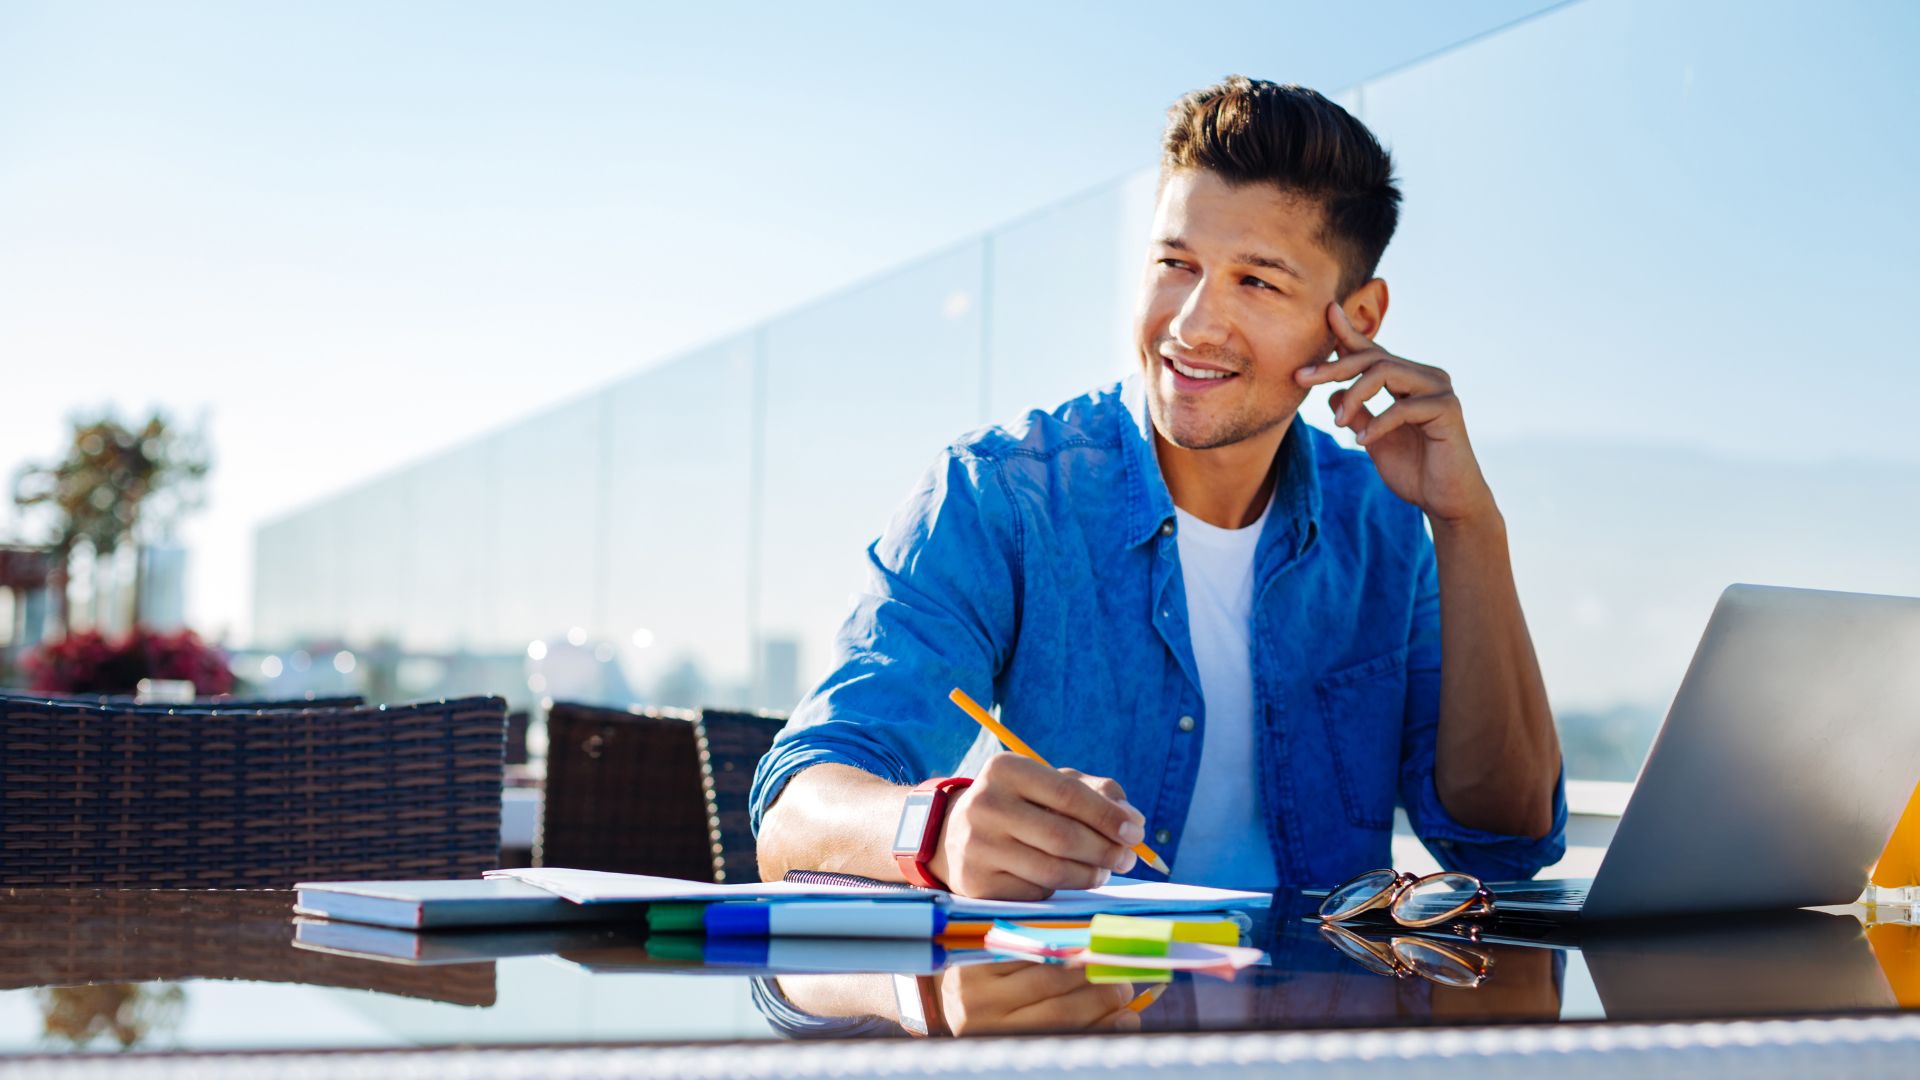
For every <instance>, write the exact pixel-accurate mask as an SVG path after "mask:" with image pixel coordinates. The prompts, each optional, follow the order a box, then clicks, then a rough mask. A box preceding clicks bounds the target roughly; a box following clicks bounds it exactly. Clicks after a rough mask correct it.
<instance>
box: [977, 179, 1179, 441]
mask: <svg viewBox="0 0 1920 1080" xmlns="http://www.w3.org/2000/svg"><path fill="white" fill-rule="evenodd" d="M1152 195H1153V176H1152V173H1151V172H1147V173H1142V174H1140V175H1138V176H1134V177H1128V178H1126V179H1124V180H1119V181H1115V182H1114V183H1111V184H1108V185H1106V186H1105V187H1102V188H1100V189H1098V190H1097V191H1093V192H1089V193H1087V194H1084V195H1082V196H1080V197H1078V198H1076V199H1073V200H1070V201H1068V202H1066V203H1063V204H1061V205H1059V206H1056V207H1051V208H1049V209H1047V210H1046V211H1044V212H1042V213H1039V214H1036V215H1034V216H1033V217H1030V218H1026V219H1024V220H1021V221H1019V222H1016V223H1014V224H1012V225H1010V226H1008V227H1007V228H1004V229H999V230H996V231H995V232H994V233H993V234H992V236H991V237H989V239H988V254H987V260H988V266H989V268H990V274H989V279H988V281H989V286H988V294H987V307H988V311H989V316H988V322H989V325H990V332H989V336H988V343H987V344H988V348H987V356H988V361H987V418H988V419H990V420H992V421H993V422H995V423H1009V422H1012V421H1014V420H1015V419H1017V418H1019V417H1021V416H1023V415H1024V414H1026V413H1027V412H1028V411H1030V410H1033V409H1050V408H1052V407H1053V406H1055V405H1057V404H1059V403H1061V402H1063V401H1066V400H1068V399H1069V398H1072V397H1075V396H1077V395H1079V394H1082V393H1084V392H1086V391H1087V390H1089V389H1091V388H1093V387H1095V386H1099V385H1101V384H1103V383H1107V382H1111V381H1113V380H1114V379H1117V378H1119V377H1121V376H1122V375H1125V374H1126V373H1128V372H1130V371H1131V370H1133V367H1134V360H1133V356H1134V350H1133V308H1134V298H1135V295H1136V294H1137V292H1138V290H1139V285H1140V280H1141V274H1142V270H1143V263H1144V257H1145V250H1146V243H1145V239H1146V231H1147V225H1148V223H1149V221H1150V220H1151V217H1152V211H1153V203H1152Z"/></svg>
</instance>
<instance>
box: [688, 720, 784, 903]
mask: <svg viewBox="0 0 1920 1080" xmlns="http://www.w3.org/2000/svg"><path fill="white" fill-rule="evenodd" d="M786 722H787V718H786V717H785V716H781V715H779V714H776V713H765V712H741V711H737V710H732V709H702V710H700V719H699V721H698V722H697V724H696V725H695V728H696V732H697V734H698V736H699V744H700V786H701V790H702V794H703V795H704V796H705V799H706V807H707V835H708V838H709V839H710V840H711V841H712V845H713V847H712V851H713V876H714V880H715V881H720V882H730V881H733V882H737V881H759V880H760V864H759V860H758V859H757V857H756V854H755V849H754V842H753V819H752V815H751V814H750V813H749V810H748V802H747V795H748V792H749V791H750V790H751V789H752V787H753V772H754V769H756V768H758V767H759V765H760V759H761V758H762V757H764V756H765V755H766V752H767V748H768V747H770V746H772V745H773V737H774V736H775V735H777V734H779V733H780V729H781V728H782V727H784V726H785V725H786Z"/></svg>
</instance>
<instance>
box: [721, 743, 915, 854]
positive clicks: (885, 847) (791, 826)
mask: <svg viewBox="0 0 1920 1080" xmlns="http://www.w3.org/2000/svg"><path fill="white" fill-rule="evenodd" d="M909 790H910V789H908V788H905V787H901V786H899V785H896V784H890V783H888V782H886V781H885V780H882V779H881V778H880V777H877V776H875V775H873V774H872V773H868V772H862V771H861V770H859V769H856V768H853V767H852V766H849V765H834V764H822V765H814V766H810V767H809V768H806V769H803V770H801V772H800V774H799V775H797V776H795V777H794V778H793V779H792V780H790V781H788V782H787V786H786V788H785V789H784V790H782V791H781V792H780V796H779V798H777V799H775V800H774V803H773V805H772V806H770V807H768V808H767V812H766V815H765V817H764V818H762V819H761V822H760V839H759V849H758V854H759V860H760V877H761V880H763V881H779V880H780V879H781V878H782V877H784V876H785V875H786V873H787V871H789V870H829V871H832V872H834V873H839V874H858V875H860V876H861V877H870V878H876V879H878V880H881V881H899V880H901V879H900V868H899V867H898V866H897V865H895V863H894V861H893V834H894V830H895V828H896V827H897V826H898V825H899V823H900V808H901V806H902V805H904V804H905V802H906V799H907V792H908V791H909Z"/></svg>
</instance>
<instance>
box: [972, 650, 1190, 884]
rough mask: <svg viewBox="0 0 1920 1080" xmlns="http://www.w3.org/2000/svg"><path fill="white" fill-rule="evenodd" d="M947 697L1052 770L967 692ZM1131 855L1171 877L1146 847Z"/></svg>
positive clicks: (1137, 847) (1010, 746)
mask: <svg viewBox="0 0 1920 1080" xmlns="http://www.w3.org/2000/svg"><path fill="white" fill-rule="evenodd" d="M947 697H948V698H950V699H952V701H953V703H954V704H955V705H958V706H960V710H961V711H962V712H964V713H966V714H967V715H968V716H971V717H973V719H974V722H975V723H977V724H979V725H980V726H981V727H983V728H986V729H987V730H988V731H991V732H993V737H994V738H996V739H999V740H1000V743H1001V745H1003V746H1005V747H1006V748H1007V749H1009V750H1011V751H1013V752H1014V753H1016V754H1019V755H1020V756H1022V757H1026V758H1031V759H1032V760H1034V761H1037V762H1039V763H1040V764H1042V765H1046V766H1047V768H1049V769H1051V768H1053V766H1052V765H1050V764H1048V763H1047V759H1046V758H1043V757H1041V756H1040V755H1039V753H1038V752H1036V751H1035V750H1034V748H1033V747H1031V746H1028V745H1027V744H1026V743H1025V742H1022V741H1021V739H1020V736H1018V735H1015V734H1014V733H1013V732H1011V731H1008V730H1007V727H1006V725H1005V724H1002V723H1001V722H1000V721H998V720H995V719H994V718H993V717H992V716H991V715H989V714H988V713H987V710H985V709H983V708H981V707H980V703H979V702H977V701H975V700H973V699H972V698H971V697H968V696H967V692H966V691H965V690H962V689H960V688H959V687H957V686H956V687H954V688H953V693H951V694H948V695H947ZM1133 853H1134V854H1135V855H1138V856H1140V861H1141V862H1144V863H1146V864H1147V865H1148V866H1151V867H1153V868H1154V869H1155V870H1158V871H1160V872H1161V873H1162V874H1166V875H1168V876H1171V875H1172V874H1173V871H1171V870H1169V869H1167V864H1166V863H1165V862H1163V861H1162V860H1161V858H1160V856H1158V855H1156V854H1154V853H1153V849H1152V848H1150V847H1148V846H1147V845H1146V844H1144V843H1139V844H1135V845H1133Z"/></svg>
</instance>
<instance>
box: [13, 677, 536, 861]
mask: <svg viewBox="0 0 1920 1080" xmlns="http://www.w3.org/2000/svg"><path fill="white" fill-rule="evenodd" d="M505 721H506V705H505V703H504V702H502V701H501V700H500V699H499V698H466V699H462V700H458V701H442V702H435V703H428V704H418V705H406V706H394V707H385V706H382V707H366V706H362V707H353V708H340V707H336V708H276V709H248V708H234V707H227V706H224V705H215V706H212V707H202V706H175V707H165V706H127V705H119V704H109V705H83V704H77V703H63V702H56V701H46V700H28V699H21V698H6V699H0V885H14V886H21V885H34V886H64V887H72V886H89V885H94V886H108V887H119V888H285V887H287V886H290V885H292V884H294V883H295V882H299V881H313V880H329V879H331V880H355V879H392V878H431V877H446V878H458V877H472V876H474V875H477V874H478V873H480V872H481V871H483V870H487V869H490V868H492V867H493V866H495V865H497V860H498V858H499V849H500V788H501V761H500V758H501V745H502V738H503V735H502V733H503V730H504V726H505Z"/></svg>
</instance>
